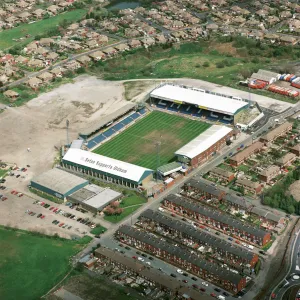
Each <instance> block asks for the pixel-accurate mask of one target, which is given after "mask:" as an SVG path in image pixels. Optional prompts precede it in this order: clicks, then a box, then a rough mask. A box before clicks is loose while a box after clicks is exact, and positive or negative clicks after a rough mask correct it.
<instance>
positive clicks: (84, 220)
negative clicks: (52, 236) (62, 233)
mask: <svg viewBox="0 0 300 300" xmlns="http://www.w3.org/2000/svg"><path fill="white" fill-rule="evenodd" d="M33 204H38V205H41V206H43V207H45V208H49V207H50V206H51V205H49V204H47V203H45V202H43V201H35V202H33ZM49 210H51V211H52V212H54V213H55V214H57V215H61V216H64V217H66V218H69V219H71V220H75V221H78V222H80V223H81V224H85V225H87V226H89V227H90V228H95V227H96V224H95V223H94V222H92V221H90V219H89V218H81V217H76V216H75V215H74V214H71V213H68V212H66V211H64V210H62V209H59V208H58V207H54V206H51V207H50V208H49ZM53 224H54V223H53ZM62 226H64V225H62ZM63 228H65V227H63Z"/></svg>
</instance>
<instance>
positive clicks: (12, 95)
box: [3, 90, 19, 100]
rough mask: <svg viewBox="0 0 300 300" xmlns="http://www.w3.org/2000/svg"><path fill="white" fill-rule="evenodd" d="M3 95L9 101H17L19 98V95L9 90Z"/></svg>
mask: <svg viewBox="0 0 300 300" xmlns="http://www.w3.org/2000/svg"><path fill="white" fill-rule="evenodd" d="M3 95H4V96H5V97H7V98H9V99H12V100H14V99H16V98H17V97H19V94H18V93H17V92H15V91H13V90H7V91H5V92H4V93H3Z"/></svg>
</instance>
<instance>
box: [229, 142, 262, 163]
mask: <svg viewBox="0 0 300 300" xmlns="http://www.w3.org/2000/svg"><path fill="white" fill-rule="evenodd" d="M263 146H264V144H263V143H262V142H258V141H257V142H254V143H253V144H251V145H250V146H248V147H247V148H245V149H244V150H242V151H240V152H238V153H237V154H236V155H234V156H232V157H231V158H230V160H232V161H236V162H240V161H243V160H245V159H246V158H248V157H249V155H250V154H251V153H254V152H255V151H257V150H260V149H262V148H263Z"/></svg>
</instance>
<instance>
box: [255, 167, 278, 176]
mask: <svg viewBox="0 0 300 300" xmlns="http://www.w3.org/2000/svg"><path fill="white" fill-rule="evenodd" d="M278 171H280V168H279V167H278V166H269V167H268V168H267V169H264V170H262V171H260V172H259V173H258V174H259V175H261V176H266V177H268V176H270V175H272V174H274V173H276V172H278Z"/></svg>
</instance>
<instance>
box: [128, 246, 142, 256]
mask: <svg viewBox="0 0 300 300" xmlns="http://www.w3.org/2000/svg"><path fill="white" fill-rule="evenodd" d="M125 249H127V250H130V247H128V246H125ZM142 255H143V254H142ZM143 256H144V255H143Z"/></svg>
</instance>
